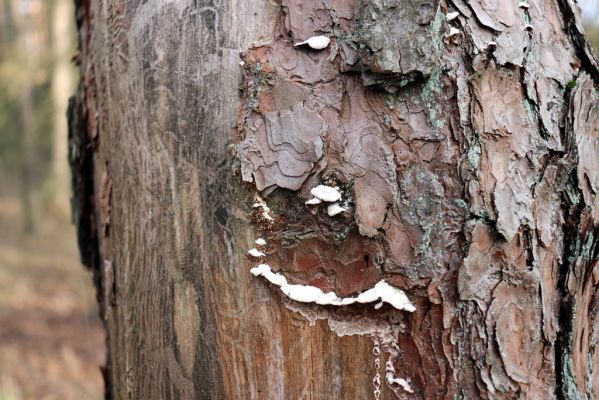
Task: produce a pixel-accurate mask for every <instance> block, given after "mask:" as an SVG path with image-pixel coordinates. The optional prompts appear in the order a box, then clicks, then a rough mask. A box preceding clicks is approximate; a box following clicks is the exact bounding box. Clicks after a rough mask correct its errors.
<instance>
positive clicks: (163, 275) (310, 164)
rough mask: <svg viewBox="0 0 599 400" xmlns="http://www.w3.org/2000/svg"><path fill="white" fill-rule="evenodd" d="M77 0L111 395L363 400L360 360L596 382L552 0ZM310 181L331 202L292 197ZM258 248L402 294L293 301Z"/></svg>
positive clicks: (563, 11) (81, 184)
mask: <svg viewBox="0 0 599 400" xmlns="http://www.w3.org/2000/svg"><path fill="white" fill-rule="evenodd" d="M78 10H79V13H80V14H79V15H80V25H79V31H80V39H81V47H82V49H81V50H82V52H81V61H82V64H81V71H82V83H83V84H82V86H81V90H80V92H79V95H78V98H77V103H75V104H76V106H75V107H76V111H77V112H76V113H75V118H74V119H73V122H72V123H71V126H72V127H74V128H77V129H74V130H73V132H72V142H73V144H74V145H75V148H76V149H77V151H78V152H77V153H76V157H75V159H74V165H75V166H76V168H75V176H76V182H77V187H76V189H77V191H76V194H77V196H78V197H77V199H78V201H77V205H78V207H76V210H78V211H79V214H78V216H79V220H78V223H79V228H80V232H81V233H80V238H81V243H82V244H83V245H84V246H85V247H84V250H85V249H87V250H86V251H84V252H83V254H84V256H85V259H86V261H87V264H88V265H90V266H91V267H92V268H94V269H95V270H96V272H97V273H96V276H97V279H98V287H99V289H100V300H101V301H102V304H103V311H102V313H103V317H104V319H105V321H106V327H107V331H108V337H109V343H108V346H109V350H110V354H111V358H110V359H109V361H108V365H107V367H108V368H107V380H108V382H109V385H108V396H109V397H111V398H116V399H121V398H156V397H159V398H215V399H216V398H231V399H233V398H256V399H262V398H268V399H286V398H341V399H353V398H368V397H374V396H375V393H374V390H375V388H374V387H373V383H372V379H373V377H375V376H376V374H377V373H379V374H380V376H381V379H382V384H381V393H380V398H381V399H390V398H396V397H397V398H403V397H405V398H422V399H453V398H489V399H516V398H527V399H547V398H587V399H591V398H593V396H594V393H597V388H595V386H596V385H597V384H598V382H599V379H598V378H596V374H593V367H594V365H596V364H594V363H595V362H596V361H599V358H598V356H597V355H596V353H595V344H596V343H595V342H596V339H595V337H596V335H597V333H596V332H595V316H596V314H597V307H596V302H597V300H596V296H595V293H596V289H595V287H596V285H597V278H595V277H596V276H598V275H597V268H599V267H598V266H597V264H598V262H597V258H598V255H597V252H598V251H599V250H598V249H597V246H596V243H597V236H598V234H599V232H598V229H597V222H598V221H599V211H598V210H599V200H598V199H597V195H598V193H599V144H598V143H599V141H598V140H599V139H598V132H599V131H598V126H597V125H598V118H599V114H598V110H597V107H598V106H597V102H596V99H597V91H596V88H595V82H594V79H597V78H599V74H598V70H597V65H596V62H595V59H594V57H593V55H592V52H591V51H590V49H589V47H588V46H587V44H586V41H585V40H584V37H583V36H581V33H580V29H579V28H578V27H577V25H576V20H575V18H574V13H573V11H572V9H571V7H570V4H569V3H568V2H566V1H565V0H564V1H561V0H544V1H542V0H534V1H530V2H528V3H524V4H520V5H518V4H516V3H509V4H507V3H505V2H501V4H499V2H497V4H496V3H495V2H492V1H483V0H476V1H470V2H464V1H462V0H454V1H448V2H445V1H442V2H440V3H438V2H425V1H420V0H412V1H403V0H396V1H388V2H377V1H349V0H333V1H332V2H326V3H322V2H317V1H302V2H296V1H287V0H283V1H282V2H281V3H264V4H262V3H261V4H259V5H257V4H253V3H248V2H242V3H235V4H234V5H233V4H232V3H231V4H229V3H226V4H220V5H214V4H212V3H205V4H204V3H201V4H200V3H197V2H186V1H179V2H173V3H166V4H162V3H159V2H153V1H149V2H144V3H142V2H136V1H134V2H126V3H125V2H120V1H116V2H113V3H111V4H110V6H107V5H106V4H104V3H103V2H98V3H97V4H96V3H93V4H91V3H90V4H87V3H81V4H79V6H78ZM456 13H457V14H456ZM317 35H324V36H326V37H329V38H330V39H331V42H330V44H329V45H328V47H326V48H325V49H321V50H313V49H310V48H309V47H306V46H294V44H295V43H297V42H300V41H304V40H306V39H308V38H310V37H312V36H317ZM240 55H241V56H240ZM240 61H242V63H241V66H240V64H239V63H240ZM239 92H241V95H239ZM318 184H326V185H329V186H332V187H338V188H339V191H340V192H341V194H342V201H341V206H343V207H345V208H346V211H345V212H344V213H341V214H339V215H336V216H334V217H330V216H328V215H327V213H326V205H317V206H306V205H305V201H306V200H308V199H309V198H310V195H309V193H310V189H311V188H313V187H315V186H316V185H318ZM265 207H268V209H269V211H266V210H265ZM270 218H272V221H271V220H270ZM258 237H263V238H265V239H266V241H267V245H266V246H263V247H261V248H260V249H261V250H262V251H263V252H264V253H266V255H265V256H264V257H259V258H258V259H256V258H252V257H250V256H247V255H246V252H247V250H248V249H249V248H251V247H253V246H254V244H253V241H254V240H255V239H256V238H258ZM95 238H97V239H95ZM95 240H97V245H96V242H95ZM259 262H262V263H268V264H269V265H270V267H271V268H272V269H273V270H274V271H276V272H277V273H279V274H281V275H283V276H285V278H286V279H287V281H288V282H289V283H291V284H298V285H300V284H301V285H311V286H314V287H317V288H319V289H321V290H322V291H323V292H329V291H334V292H335V293H336V294H337V295H338V296H340V297H348V296H355V295H357V294H358V293H360V292H363V291H366V290H368V289H370V288H372V287H373V286H374V285H375V284H376V283H377V282H378V281H380V280H381V279H384V280H385V281H386V282H388V283H389V284H391V285H393V286H395V287H397V288H400V289H402V290H403V291H404V292H405V293H406V294H407V296H408V297H409V299H410V301H411V302H412V303H413V304H414V305H415V306H416V311H415V312H414V313H409V312H406V311H401V310H397V309H395V308H393V307H392V306H390V305H389V304H385V305H383V306H382V307H380V308H378V306H377V308H376V309H375V308H373V306H372V305H371V304H351V305H344V306H330V305H317V304H306V303H300V302H297V301H294V300H292V299H290V298H288V297H287V296H285V294H283V293H282V292H281V290H279V288H277V287H276V286H275V285H271V284H269V283H267V281H266V280H264V279H262V278H261V277H253V276H252V275H251V274H250V272H249V270H250V268H251V267H253V266H255V265H256V264H257V263H259ZM373 346H374V347H378V348H379V349H380V352H381V354H380V356H378V361H376V360H377V356H375V355H373V354H372V349H373ZM376 365H378V370H377V367H376ZM386 369H387V371H386ZM386 372H389V375H387V374H386ZM385 378H388V379H385ZM399 378H403V379H406V381H407V382H408V383H409V385H410V386H411V388H412V390H413V393H410V391H409V390H405V388H402V384H400V383H399V382H400V381H399V380H397V379H399Z"/></svg>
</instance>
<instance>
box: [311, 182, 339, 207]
mask: <svg viewBox="0 0 599 400" xmlns="http://www.w3.org/2000/svg"><path fill="white" fill-rule="evenodd" d="M310 193H311V194H312V196H314V197H316V198H318V199H319V200H322V201H326V202H327V203H334V202H336V201H339V200H340V199H341V193H339V191H338V190H337V189H335V188H334V187H331V186H326V185H318V186H316V187H314V188H312V189H311V190H310Z"/></svg>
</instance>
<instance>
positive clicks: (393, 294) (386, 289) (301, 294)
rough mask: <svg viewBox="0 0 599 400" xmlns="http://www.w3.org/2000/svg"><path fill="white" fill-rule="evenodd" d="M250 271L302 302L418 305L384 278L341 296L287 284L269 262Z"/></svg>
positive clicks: (408, 307) (404, 307) (409, 308)
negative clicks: (354, 293) (359, 291)
mask: <svg viewBox="0 0 599 400" xmlns="http://www.w3.org/2000/svg"><path fill="white" fill-rule="evenodd" d="M250 272H251V273H252V275H254V276H263V277H264V278H266V280H267V281H269V282H270V283H272V284H274V285H277V286H279V287H280V288H281V291H282V292H283V293H284V294H285V295H286V296H287V297H289V298H290V299H292V300H295V301H299V302H301V303H316V304H320V305H333V306H345V305H350V304H353V303H372V302H375V301H379V300H380V301H381V302H385V303H388V304H390V305H391V306H393V307H395V308H396V309H398V310H405V311H409V312H414V311H416V307H414V305H413V304H412V303H411V302H410V300H409V299H408V296H406V294H405V293H404V291H403V290H401V289H398V288H396V287H393V286H391V285H389V284H388V283H387V282H385V281H384V280H381V281H379V282H378V283H377V284H376V285H374V287H373V288H372V289H368V290H366V291H364V292H362V293H360V294H359V295H358V296H357V297H345V298H340V297H339V296H337V294H335V293H334V292H327V293H324V292H323V291H322V290H320V289H319V288H317V287H316V286H310V285H290V284H287V279H286V278H285V277H284V276H283V275H281V274H278V273H276V272H272V270H271V268H270V266H269V265H267V264H260V265H258V266H257V267H254V268H252V269H251V270H250Z"/></svg>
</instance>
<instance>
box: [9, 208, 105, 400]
mask: <svg viewBox="0 0 599 400" xmlns="http://www.w3.org/2000/svg"><path fill="white" fill-rule="evenodd" d="M21 227H22V223H21V219H20V208H19V203H18V202H17V201H14V200H12V201H11V200H10V199H8V200H7V199H6V198H4V199H3V198H2V197H0V400H29V399H32V400H33V399H35V400H54V399H56V400H58V399H60V400H71V399H72V400H83V399H90V400H95V399H102V398H103V397H104V396H103V381H102V376H101V372H100V366H101V365H103V364H104V357H105V355H104V333H103V329H102V324H101V321H100V318H99V316H98V308H97V305H96V302H95V291H94V288H93V284H92V277H91V273H90V272H88V271H86V270H85V269H84V268H83V267H82V266H81V264H80V262H79V255H78V252H77V246H76V239H75V232H74V228H73V226H72V225H71V224H70V222H69V221H68V220H67V219H66V218H64V217H63V218H57V217H50V216H47V215H45V216H43V217H39V216H38V218H36V225H35V231H34V233H32V234H24V233H23V230H22V228H21Z"/></svg>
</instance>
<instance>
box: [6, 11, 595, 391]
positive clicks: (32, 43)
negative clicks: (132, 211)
mask: <svg viewBox="0 0 599 400" xmlns="http://www.w3.org/2000/svg"><path fill="white" fill-rule="evenodd" d="M72 3H73V0H0V400H22V399H36V400H45V399H61V400H70V399H77V400H79V399H92V400H93V399H101V398H103V386H102V385H103V384H102V378H101V374H100V369H99V366H100V365H101V364H102V363H103V362H104V337H103V332H102V328H101V323H100V320H99V318H98V313H97V307H96V304H95V298H94V289H93V287H92V282H91V276H90V274H89V273H88V272H87V271H85V270H84V268H83V267H81V265H80V263H79V256H78V253H77V248H76V240H75V233H74V228H73V226H72V225H71V222H70V210H69V196H70V184H69V182H70V178H69V170H68V163H67V156H68V155H67V123H66V118H65V110H66V106H67V100H68V97H69V96H70V95H71V94H72V93H73V92H74V90H75V87H76V71H75V66H74V65H73V63H72V62H71V59H72V57H73V55H74V54H75V53H76V37H75V27H74V25H75V24H74V11H73V4H72ZM579 4H580V5H581V7H582V10H583V17H584V18H583V19H584V21H585V25H586V30H587V34H588V36H589V38H590V39H591V41H592V43H593V45H594V46H595V48H598V47H599V2H598V1H597V0H583V1H579Z"/></svg>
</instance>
